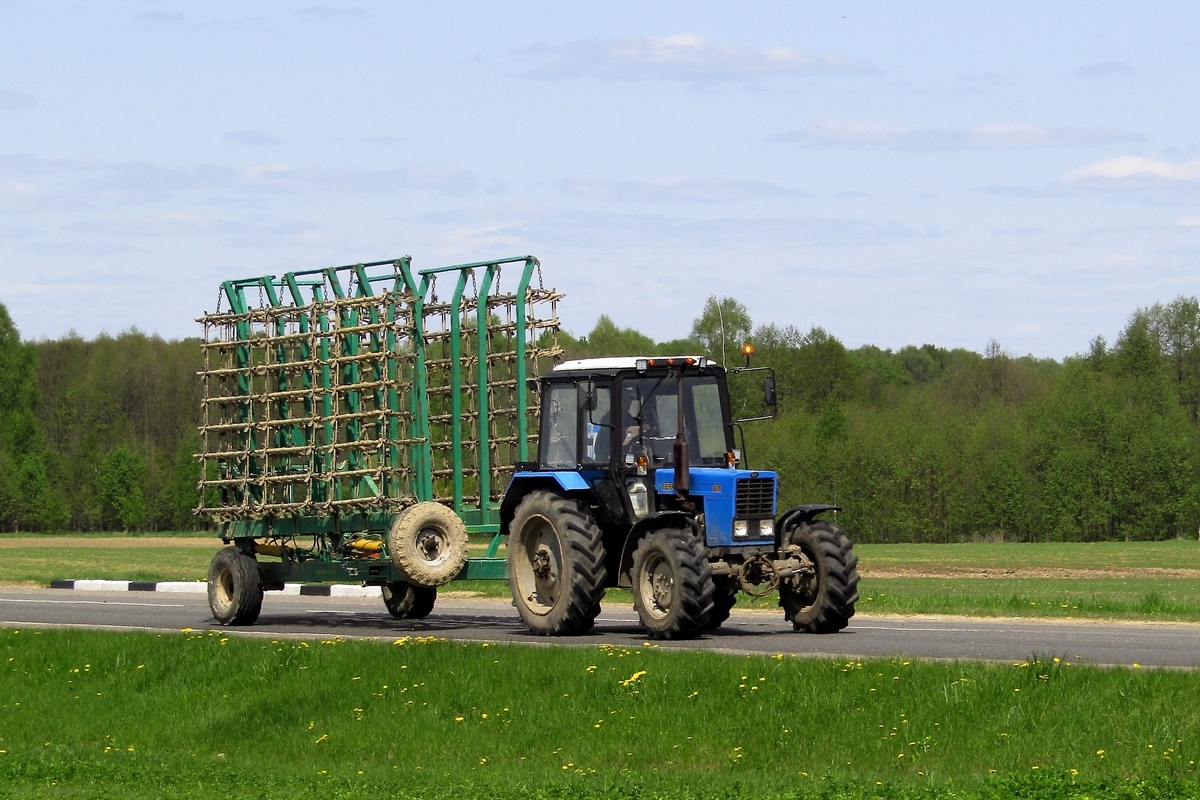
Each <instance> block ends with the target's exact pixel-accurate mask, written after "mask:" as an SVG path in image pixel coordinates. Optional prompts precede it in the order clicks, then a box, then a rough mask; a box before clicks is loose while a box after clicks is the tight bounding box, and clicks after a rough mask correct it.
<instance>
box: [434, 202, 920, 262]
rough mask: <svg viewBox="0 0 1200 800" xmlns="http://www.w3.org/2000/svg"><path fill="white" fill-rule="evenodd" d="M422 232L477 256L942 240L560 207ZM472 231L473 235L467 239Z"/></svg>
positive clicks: (868, 228) (804, 223) (793, 222)
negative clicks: (509, 251) (491, 251)
mask: <svg viewBox="0 0 1200 800" xmlns="http://www.w3.org/2000/svg"><path fill="white" fill-rule="evenodd" d="M413 221H415V222H420V223H422V225H423V226H431V225H438V226H448V227H451V228H455V229H459V230H461V231H464V233H463V236H464V237H467V238H469V239H470V241H471V242H473V244H474V245H475V247H474V249H475V250H476V252H481V251H483V250H485V249H487V247H486V246H497V245H498V244H504V245H505V246H507V247H510V248H516V249H517V250H529V249H535V250H539V251H540V250H541V249H544V248H545V247H546V246H548V245H549V246H553V247H555V248H563V249H564V250H570V251H577V250H587V251H596V252H600V251H604V252H610V253H611V252H619V251H625V250H631V251H637V252H642V253H648V252H652V251H653V252H671V251H672V250H679V251H688V252H692V251H694V250H696V249H720V248H739V249H744V248H747V247H762V246H781V247H796V246H814V247H833V248H843V247H850V248H858V247H870V246H873V245H881V244H893V243H897V242H909V241H914V240H921V239H928V238H932V237H937V236H940V235H941V233H940V232H938V231H931V230H925V229H918V228H914V227H911V226H907V225H903V224H900V223H894V222H874V221H867V220H859V219H847V218H836V217H818V216H811V215H801V214H795V215H788V216H775V217H749V216H745V217H743V216H720V217H689V216H682V215H668V214H625V213H617V212H612V211H588V210H575V209H572V210H565V209H557V208H529V207H514V208H507V209H506V208H499V207H498V208H494V209H491V210H483V209H478V208H476V209H471V210H469V211H458V212H439V213H435V214H421V215H418V216H416V217H414V218H413ZM467 232H470V233H467Z"/></svg>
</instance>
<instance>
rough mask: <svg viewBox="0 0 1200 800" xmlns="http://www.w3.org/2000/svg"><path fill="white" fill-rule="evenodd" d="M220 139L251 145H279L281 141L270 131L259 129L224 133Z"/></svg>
mask: <svg viewBox="0 0 1200 800" xmlns="http://www.w3.org/2000/svg"><path fill="white" fill-rule="evenodd" d="M221 138H222V139H224V140H225V141H227V142H234V143H236V144H252V145H271V144H279V143H280V142H281V141H282V140H281V139H280V138H279V137H278V136H276V135H275V134H273V133H271V132H270V131H264V130H262V129H261V128H251V129H248V130H240V131H226V132H225V134H224V135H222V136H221Z"/></svg>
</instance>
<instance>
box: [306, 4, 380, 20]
mask: <svg viewBox="0 0 1200 800" xmlns="http://www.w3.org/2000/svg"><path fill="white" fill-rule="evenodd" d="M296 13H297V14H299V15H301V16H305V17H316V18H318V19H330V18H335V17H366V16H370V15H369V14H368V13H367V10H366V9H365V8H363V7H362V6H340V7H337V8H335V7H333V6H307V7H305V8H302V9H300V10H299V11H297V12H296Z"/></svg>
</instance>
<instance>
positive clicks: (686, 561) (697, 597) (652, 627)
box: [633, 528, 714, 639]
mask: <svg viewBox="0 0 1200 800" xmlns="http://www.w3.org/2000/svg"><path fill="white" fill-rule="evenodd" d="M713 591H714V589H713V580H712V566H711V565H709V563H708V556H707V554H706V552H705V550H704V546H703V544H702V543H701V542H700V540H699V539H698V538H697V537H696V536H694V535H693V534H691V533H690V532H687V531H682V530H678V529H676V528H666V529H664V530H659V531H654V532H653V533H650V534H648V535H647V536H646V537H645V538H644V539H642V540H641V542H639V543H638V546H637V549H636V550H634V552H633V608H634V610H635V611H637V615H638V619H640V620H641V622H642V627H644V628H645V629H646V632H647V633H648V634H649V635H650V637H651V638H653V639H691V638H693V637H695V636H698V635H699V634H700V633H701V632H702V631H703V630H704V629H705V628H706V626H707V625H708V621H709V615H710V614H711V613H712V609H713Z"/></svg>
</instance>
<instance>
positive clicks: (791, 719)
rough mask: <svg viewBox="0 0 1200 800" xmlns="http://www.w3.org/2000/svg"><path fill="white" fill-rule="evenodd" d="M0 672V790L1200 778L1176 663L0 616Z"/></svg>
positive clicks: (917, 792)
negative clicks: (122, 629) (542, 641)
mask: <svg viewBox="0 0 1200 800" xmlns="http://www.w3.org/2000/svg"><path fill="white" fill-rule="evenodd" d="M0 676H2V677H0V796H5V797H42V796H54V797H89V798H91V797H114V798H118V797H119V798H142V797H153V798H156V800H157V798H160V797H163V796H172V797H211V796H215V795H224V796H227V797H231V798H240V797H284V796H299V797H366V796H387V797H425V798H430V797H452V796H453V797H494V798H510V797H511V798H518V797H520V798H525V797H562V798H568V797H580V798H592V797H597V798H598V797H613V796H617V797H629V798H635V797H636V798H649V797H743V796H744V797H755V798H775V797H780V798H782V797H829V798H834V797H838V798H859V797H895V798H908V797H912V798H916V797H922V798H924V797H947V798H948V797H956V798H976V797H979V798H983V797H989V798H990V797H1010V796H1025V797H1061V796H1071V797H1083V796H1085V795H1086V796H1088V797H1091V798H1107V797H1126V796H1128V797H1134V796H1137V797H1187V796H1195V794H1196V793H1197V792H1200V780H1198V776H1197V772H1196V760H1197V759H1198V758H1200V705H1197V704H1196V703H1192V702H1181V699H1184V698H1191V697H1194V696H1195V693H1196V690H1197V688H1198V686H1197V680H1198V679H1197V676H1196V675H1195V674H1193V673H1183V672H1167V671H1140V670H1107V671H1106V670H1099V669H1094V668H1088V667H1079V666H1071V665H1068V664H1065V663H1062V662H1055V661H1048V662H1046V661H1038V660H1035V659H1033V658H1031V659H1030V661H1028V662H1022V663H1020V664H1015V665H1012V664H1009V665H994V664H976V663H921V662H909V661H898V660H891V661H889V660H875V661H861V662H860V661H844V660H829V659H797V658H791V657H788V658H784V657H782V656H780V657H775V658H770V657H749V658H747V657H730V656H720V655H715V654H707V653H680V652H663V651H658V650H656V649H654V648H652V647H642V648H633V649H625V648H619V647H611V646H602V647H597V648H593V649H586V648H557V647H544V648H529V647H517V646H498V645H490V646H489V645H480V644H459V643H449V642H445V641H436V640H431V639H420V638H418V639H410V638H407V637H406V638H403V639H400V640H396V642H395V643H392V642H391V641H384V642H363V641H340V640H324V641H321V640H313V641H295V640H279V641H270V640H264V639H258V638H238V637H227V636H224V635H222V634H220V633H212V634H209V633H205V634H196V633H184V634H165V635H153V634H133V633H121V634H116V633H98V632H90V631H66V630H33V629H9V630H3V629H0ZM1022 792H1023V793H1024V794H1020V793H1022Z"/></svg>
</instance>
